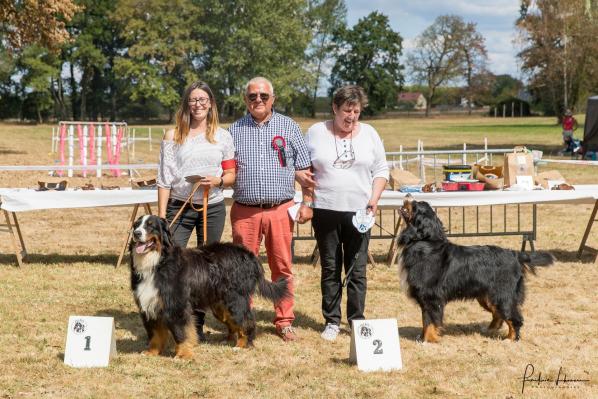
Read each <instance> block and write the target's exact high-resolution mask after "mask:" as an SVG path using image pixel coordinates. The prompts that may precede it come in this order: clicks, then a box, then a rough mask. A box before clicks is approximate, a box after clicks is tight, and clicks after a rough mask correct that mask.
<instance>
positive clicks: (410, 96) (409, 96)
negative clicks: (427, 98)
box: [399, 93, 422, 101]
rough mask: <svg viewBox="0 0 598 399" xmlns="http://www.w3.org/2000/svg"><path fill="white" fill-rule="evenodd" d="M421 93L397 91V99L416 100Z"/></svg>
mask: <svg viewBox="0 0 598 399" xmlns="http://www.w3.org/2000/svg"><path fill="white" fill-rule="evenodd" d="M421 95H422V94H421V93H399V101H417V100H418V99H419V96H421Z"/></svg>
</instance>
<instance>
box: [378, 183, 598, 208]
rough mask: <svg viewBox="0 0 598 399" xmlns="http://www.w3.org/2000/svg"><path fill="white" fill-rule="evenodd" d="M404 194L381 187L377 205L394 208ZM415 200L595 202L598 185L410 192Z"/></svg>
mask: <svg viewBox="0 0 598 399" xmlns="http://www.w3.org/2000/svg"><path fill="white" fill-rule="evenodd" d="M406 195H407V194H406V193H401V192H398V191H384V193H383V195H382V197H381V198H380V201H379V203H378V207H380V208H396V207H398V206H401V205H402V204H403V200H404V198H405V196H406ZM411 195H412V196H413V198H414V199H415V200H417V201H427V202H428V203H429V204H430V205H432V206H434V207H455V206H484V205H504V204H544V203H554V204H558V203H567V204H570V203H592V204H593V203H594V202H596V200H597V199H598V185H577V186H575V190H552V191H549V190H534V191H451V192H436V193H412V194H411Z"/></svg>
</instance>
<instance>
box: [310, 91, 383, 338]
mask: <svg viewBox="0 0 598 399" xmlns="http://www.w3.org/2000/svg"><path fill="white" fill-rule="evenodd" d="M367 104H368V99H367V95H366V94H365V92H364V90H363V89H362V88H361V87H359V86H353V85H350V86H344V87H341V88H340V89H338V90H337V91H336V92H335V94H334V96H333V99H332V111H333V116H334V117H333V119H332V120H329V121H325V122H318V123H316V124H315V125H313V126H312V127H310V128H309V130H308V131H307V135H306V141H307V146H308V150H309V152H310V157H311V163H312V169H313V180H315V187H314V200H313V207H314V210H313V218H312V225H313V229H314V234H315V237H316V241H317V243H318V248H319V251H320V263H321V264H322V276H321V288H322V313H323V316H324V319H325V321H326V327H325V329H324V332H322V338H324V339H325V340H328V341H334V340H335V339H336V337H337V335H338V333H339V331H340V322H341V297H342V288H343V284H342V283H341V275H342V269H343V266H344V269H345V274H346V279H347V282H348V284H347V320H348V322H349V327H350V326H351V321H352V320H359V319H363V318H364V308H365V295H366V288H367V280H366V264H367V250H368V245H369V231H368V232H366V233H360V232H359V231H358V230H357V228H356V227H355V226H354V225H353V222H352V218H353V217H354V216H355V214H356V212H357V211H358V210H361V211H362V212H368V213H370V214H371V215H375V214H376V210H377V206H378V200H379V199H380V195H381V194H382V191H383V190H384V187H385V186H386V182H387V180H388V166H387V163H386V157H385V151H384V146H383V145H382V140H380V136H379V135H378V133H377V132H376V130H375V129H374V128H373V127H372V126H370V125H368V124H366V123H360V122H359V115H360V114H361V111H362V110H363V109H364V108H365V107H366V106H367Z"/></svg>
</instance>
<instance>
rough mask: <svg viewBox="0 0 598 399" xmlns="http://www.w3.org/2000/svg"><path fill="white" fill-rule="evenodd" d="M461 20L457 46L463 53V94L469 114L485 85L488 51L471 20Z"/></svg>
mask: <svg viewBox="0 0 598 399" xmlns="http://www.w3.org/2000/svg"><path fill="white" fill-rule="evenodd" d="M461 22H462V28H461V29H462V33H461V35H460V36H461V37H460V43H459V46H460V48H461V52H462V53H463V61H462V62H463V65H462V69H463V77H464V79H465V83H466V87H465V95H466V97H467V109H468V112H469V114H470V115H471V108H472V106H473V103H474V102H475V101H476V100H478V99H479V98H480V97H479V94H480V92H483V90H484V87H487V80H486V79H484V78H485V77H486V76H487V74H486V61H487V60H488V52H487V51H486V45H485V43H484V41H485V40H484V37H483V36H482V34H481V33H479V32H478V31H477V29H476V24H475V23H472V22H468V23H465V22H463V21H461Z"/></svg>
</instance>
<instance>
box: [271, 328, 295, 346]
mask: <svg viewBox="0 0 598 399" xmlns="http://www.w3.org/2000/svg"><path fill="white" fill-rule="evenodd" d="M276 334H278V336H279V337H280V338H282V340H283V341H284V342H291V341H296V340H297V334H296V333H295V329H294V328H293V327H292V326H284V327H276Z"/></svg>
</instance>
